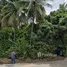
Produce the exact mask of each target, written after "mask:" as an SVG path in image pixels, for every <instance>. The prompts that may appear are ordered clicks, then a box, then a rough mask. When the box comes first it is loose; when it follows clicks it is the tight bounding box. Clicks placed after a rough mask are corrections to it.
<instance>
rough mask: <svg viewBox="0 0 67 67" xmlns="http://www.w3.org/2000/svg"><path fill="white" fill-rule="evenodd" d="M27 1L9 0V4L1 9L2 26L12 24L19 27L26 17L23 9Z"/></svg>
mask: <svg viewBox="0 0 67 67" xmlns="http://www.w3.org/2000/svg"><path fill="white" fill-rule="evenodd" d="M26 5H27V3H25V2H24V1H21V0H19V1H18V0H7V4H6V5H5V6H3V8H2V9H1V13H2V14H1V17H2V27H6V26H12V27H14V28H17V27H18V26H19V25H20V22H23V20H22V17H23V19H25V14H24V11H23V9H24V8H25V7H26Z"/></svg>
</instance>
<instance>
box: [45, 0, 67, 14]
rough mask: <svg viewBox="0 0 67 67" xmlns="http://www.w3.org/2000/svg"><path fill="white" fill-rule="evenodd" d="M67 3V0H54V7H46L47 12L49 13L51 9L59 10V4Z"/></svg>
mask: <svg viewBox="0 0 67 67" xmlns="http://www.w3.org/2000/svg"><path fill="white" fill-rule="evenodd" d="M63 3H67V0H54V1H53V2H52V6H53V7H52V8H49V7H45V9H46V13H47V14H49V13H50V12H51V11H54V10H57V9H58V8H59V4H63Z"/></svg>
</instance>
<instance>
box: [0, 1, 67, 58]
mask: <svg viewBox="0 0 67 67" xmlns="http://www.w3.org/2000/svg"><path fill="white" fill-rule="evenodd" d="M43 3H44V5H47V6H50V7H52V6H51V5H50V4H48V3H47V2H46V0H45V1H44V0H43V1H41V0H34V1H33V0H31V1H30V0H28V1H23V0H1V1H0V57H8V56H9V54H10V52H11V51H16V53H17V55H16V56H17V58H19V57H23V58H28V57H29V58H37V57H38V56H37V54H38V52H41V53H44V54H48V53H52V54H54V53H55V50H56V49H57V47H61V48H62V52H63V54H64V55H65V56H66V55H67V50H66V48H67V5H65V4H63V5H60V7H59V9H58V10H57V11H53V12H51V13H50V15H46V13H45V9H44V5H43ZM35 6H36V7H35Z"/></svg>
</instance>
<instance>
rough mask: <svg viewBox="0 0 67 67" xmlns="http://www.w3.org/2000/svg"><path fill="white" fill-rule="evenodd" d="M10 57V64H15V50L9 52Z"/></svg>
mask: <svg viewBox="0 0 67 67" xmlns="http://www.w3.org/2000/svg"><path fill="white" fill-rule="evenodd" d="M10 57H11V61H12V64H15V63H16V61H15V51H13V52H11V54H10Z"/></svg>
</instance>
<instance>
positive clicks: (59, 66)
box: [0, 58, 67, 67]
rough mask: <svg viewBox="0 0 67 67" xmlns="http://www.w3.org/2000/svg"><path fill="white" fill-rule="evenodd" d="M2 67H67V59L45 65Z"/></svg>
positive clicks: (30, 64) (44, 63)
mask: <svg viewBox="0 0 67 67" xmlns="http://www.w3.org/2000/svg"><path fill="white" fill-rule="evenodd" d="M0 67H67V58H66V59H65V60H61V61H51V62H43V63H22V64H14V65H11V64H7V65H6V64H3V65H0Z"/></svg>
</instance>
